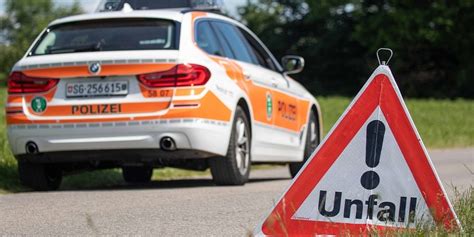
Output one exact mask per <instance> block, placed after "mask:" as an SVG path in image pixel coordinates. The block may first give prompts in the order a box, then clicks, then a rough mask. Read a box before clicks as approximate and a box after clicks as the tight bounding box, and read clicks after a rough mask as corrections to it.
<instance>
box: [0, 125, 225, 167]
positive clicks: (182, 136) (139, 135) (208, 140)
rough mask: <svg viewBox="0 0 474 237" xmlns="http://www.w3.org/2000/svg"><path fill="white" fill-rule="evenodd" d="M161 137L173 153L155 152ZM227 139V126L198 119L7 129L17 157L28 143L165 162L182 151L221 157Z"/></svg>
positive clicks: (43, 149) (56, 149)
mask: <svg viewBox="0 0 474 237" xmlns="http://www.w3.org/2000/svg"><path fill="white" fill-rule="evenodd" d="M163 137H171V138H173V139H174V141H175V143H176V148H177V151H175V152H157V151H160V140H161V139H162V138H163ZM229 137H230V123H228V122H222V121H215V120H207V119H199V118H197V119H162V120H150V121H129V122H107V123H76V124H72V123H68V124H32V125H9V126H8V138H9V142H10V146H11V148H12V151H13V153H14V154H15V155H16V156H17V157H20V156H22V155H25V154H26V153H27V152H26V144H27V143H28V142H34V143H35V144H36V145H37V146H38V150H39V153H56V152H69V151H74V152H78V151H104V150H115V151H120V150H132V151H133V150H149V151H155V152H156V153H157V154H159V155H160V156H163V158H168V157H175V156H176V154H179V153H178V151H180V150H182V151H200V152H202V153H203V154H204V153H206V154H214V155H225V153H226V151H227V146H228V142H229ZM98 153H99V152H98ZM173 153H175V154H173ZM183 154H184V153H183ZM186 154H191V153H189V152H187V153H186ZM186 156H187V155H186ZM199 157H200V155H198V157H196V158H199ZM186 158H191V157H186Z"/></svg>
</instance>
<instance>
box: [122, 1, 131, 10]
mask: <svg viewBox="0 0 474 237" xmlns="http://www.w3.org/2000/svg"><path fill="white" fill-rule="evenodd" d="M122 12H133V8H132V6H130V4H128V3H124V4H123V8H122Z"/></svg>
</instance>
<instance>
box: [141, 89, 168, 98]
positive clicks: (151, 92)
mask: <svg viewBox="0 0 474 237" xmlns="http://www.w3.org/2000/svg"><path fill="white" fill-rule="evenodd" d="M147 96H148V97H169V96H171V90H147Z"/></svg>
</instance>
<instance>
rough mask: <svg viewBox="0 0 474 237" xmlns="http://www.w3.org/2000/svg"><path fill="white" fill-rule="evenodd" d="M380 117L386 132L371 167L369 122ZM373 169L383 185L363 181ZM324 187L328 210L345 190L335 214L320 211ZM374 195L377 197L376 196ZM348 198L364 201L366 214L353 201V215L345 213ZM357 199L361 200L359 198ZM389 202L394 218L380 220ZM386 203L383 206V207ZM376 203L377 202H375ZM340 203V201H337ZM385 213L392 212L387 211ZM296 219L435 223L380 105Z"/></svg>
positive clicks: (403, 225)
mask: <svg viewBox="0 0 474 237" xmlns="http://www.w3.org/2000/svg"><path fill="white" fill-rule="evenodd" d="M373 120H380V121H382V122H383V123H384V125H385V135H384V140H383V143H382V151H381V156H380V163H379V164H378V165H377V166H376V167H375V168H370V167H368V166H367V164H366V162H365V157H366V156H365V154H366V140H367V138H366V133H367V132H366V129H367V125H368V123H369V122H371V121H373ZM369 170H373V171H375V172H376V173H377V174H378V175H379V177H380V183H379V185H378V186H377V187H376V188H375V189H372V190H368V189H365V188H364V187H362V185H361V181H360V180H361V176H362V174H363V173H364V172H366V171H369ZM321 191H326V198H325V201H326V202H325V203H324V204H325V205H323V206H324V210H326V211H332V210H333V208H334V205H335V196H336V192H340V193H341V197H342V198H341V201H340V208H339V209H340V210H339V212H338V213H337V214H336V215H334V213H333V215H334V216H327V215H326V216H324V215H322V214H321V212H320V211H319V209H320V208H319V198H320V195H321ZM373 194H375V195H377V198H376V200H375V201H376V202H377V204H376V205H375V206H374V208H373V216H372V219H370V218H368V213H367V211H368V209H369V208H368V206H370V205H367V203H366V202H367V200H368V199H369V196H371V195H373ZM402 197H405V198H406V199H405V201H406V202H405V216H404V217H403V218H402V219H399V214H400V210H399V209H400V206H401V204H400V203H401V202H402V201H401V198H402ZM372 198H373V197H372ZM411 198H416V207H415V218H414V220H415V221H414V222H411V221H410V218H409V217H408V213H409V211H410V201H411V200H413V199H411ZM346 200H360V201H362V204H363V205H362V210H363V211H362V217H361V218H356V210H357V208H358V207H357V205H349V206H350V208H349V210H350V215H349V217H347V215H346V217H344V212H345V209H346V207H345V202H346ZM356 202H357V201H356ZM388 202H390V203H392V204H394V206H395V212H394V213H395V215H394V221H393V222H392V221H388V220H386V219H385V220H384V219H383V218H382V220H379V219H378V218H377V214H378V213H379V211H380V210H384V209H389V208H390V207H389V205H390V204H388ZM381 203H384V205H383V206H382V207H379V205H380V204H381ZM374 204H375V203H374ZM336 206H337V205H336ZM384 216H385V217H387V216H388V214H387V213H386V214H385V215H384ZM292 219H300V220H314V221H330V222H337V223H352V224H375V225H383V226H397V227H410V228H412V227H415V226H417V225H420V224H431V223H432V221H433V219H432V216H431V213H430V212H429V209H428V207H427V205H426V202H425V200H424V198H423V196H422V194H421V192H420V189H419V188H418V185H417V184H416V182H415V179H414V177H413V175H412V173H411V171H410V169H409V167H408V165H407V163H406V161H405V159H404V157H403V154H402V152H401V151H400V148H399V146H398V144H397V142H396V140H395V137H394V135H393V133H392V131H391V129H390V126H389V124H388V123H387V121H386V119H385V117H384V115H383V113H382V110H381V108H380V107H377V108H376V109H375V110H374V112H373V113H372V115H371V116H370V117H369V119H368V120H367V121H366V122H365V123H364V125H363V126H362V127H361V128H360V130H359V131H358V132H357V134H356V135H355V137H354V138H353V139H352V140H351V141H350V143H349V144H348V145H347V147H346V148H345V149H344V151H343V152H342V153H341V155H340V156H339V157H338V158H337V160H336V161H335V162H334V163H333V165H332V166H331V168H329V170H328V172H327V173H326V174H325V175H324V176H323V177H322V179H321V180H320V181H319V182H318V184H317V185H316V187H315V188H314V189H313V190H312V192H311V193H310V195H309V196H308V197H307V198H306V199H305V201H304V202H303V203H302V205H301V206H300V207H299V208H298V210H297V211H296V212H295V214H294V215H293V217H292Z"/></svg>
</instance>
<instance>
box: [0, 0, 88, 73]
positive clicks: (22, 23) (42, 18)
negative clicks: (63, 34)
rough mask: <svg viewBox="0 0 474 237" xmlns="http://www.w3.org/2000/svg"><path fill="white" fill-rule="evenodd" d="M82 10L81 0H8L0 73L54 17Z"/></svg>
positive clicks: (0, 33) (0, 23)
mask: <svg viewBox="0 0 474 237" xmlns="http://www.w3.org/2000/svg"><path fill="white" fill-rule="evenodd" d="M81 12H82V9H81V8H80V5H79V2H78V1H75V2H74V4H73V5H72V6H70V7H63V6H56V5H54V3H53V1H52V0H34V1H32V0H6V1H5V15H3V16H0V73H8V72H9V71H10V70H11V68H12V66H13V64H14V63H15V62H16V61H18V60H19V59H20V58H21V57H22V56H23V55H24V54H25V53H26V50H27V49H28V47H29V46H30V45H31V43H32V42H33V41H34V40H35V38H36V37H37V36H38V35H39V33H40V32H41V31H42V30H43V29H44V28H45V27H46V26H47V25H48V23H50V22H51V21H52V20H54V19H56V18H60V17H64V16H69V15H75V14H79V13H81Z"/></svg>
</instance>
